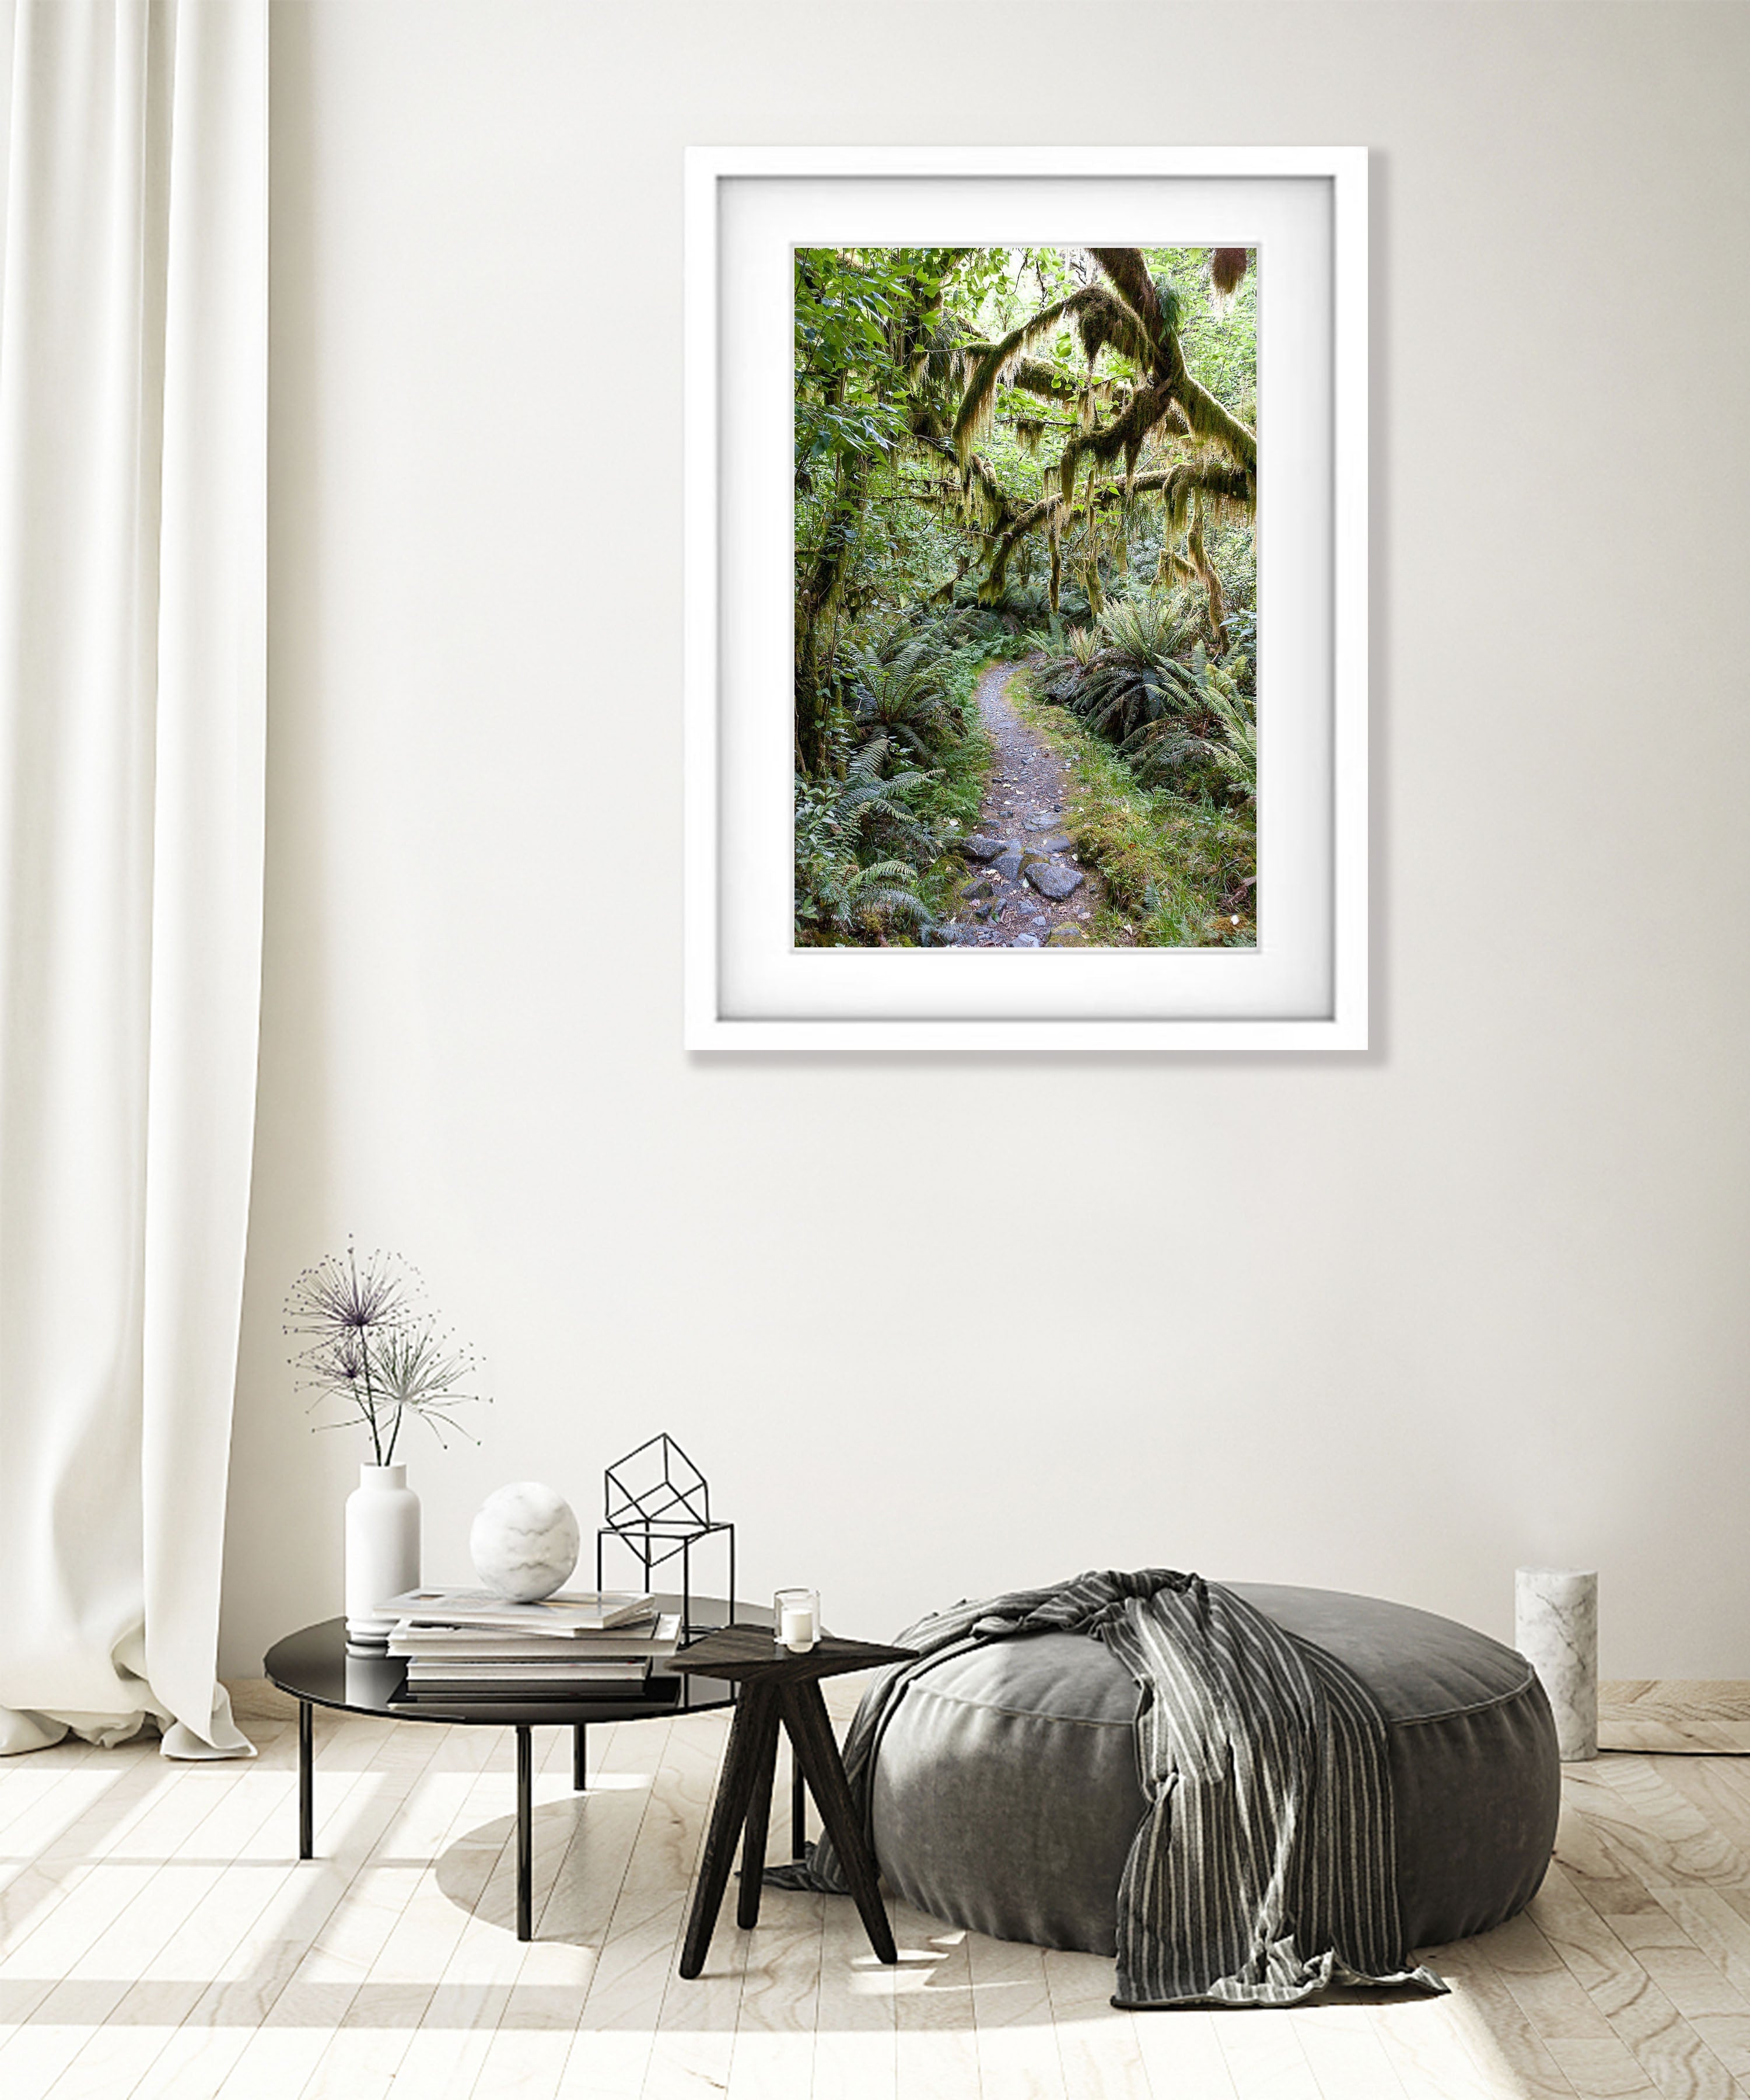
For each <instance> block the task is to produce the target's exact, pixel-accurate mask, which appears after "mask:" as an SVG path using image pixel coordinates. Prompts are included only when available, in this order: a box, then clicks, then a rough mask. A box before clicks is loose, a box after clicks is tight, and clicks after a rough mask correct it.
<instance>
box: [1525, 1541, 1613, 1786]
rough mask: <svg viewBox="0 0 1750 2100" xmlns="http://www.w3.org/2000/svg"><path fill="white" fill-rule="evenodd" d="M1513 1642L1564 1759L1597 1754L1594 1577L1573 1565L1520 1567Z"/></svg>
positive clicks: (1576, 1760)
mask: <svg viewBox="0 0 1750 2100" xmlns="http://www.w3.org/2000/svg"><path fill="white" fill-rule="evenodd" d="M1514 1646H1515V1647H1516V1648H1518V1649H1519V1652H1520V1654H1521V1655H1523V1657H1525V1660H1526V1661H1527V1662H1528V1663H1529V1664H1530V1665H1532V1669H1533V1670H1536V1673H1537V1675H1538V1678H1539V1679H1540V1681H1541V1683H1542V1685H1543V1687H1544V1690H1545V1692H1547V1693H1548V1694H1549V1707H1550V1711H1551V1712H1552V1713H1553V1714H1554V1716H1555V1735H1556V1745H1557V1748H1558V1750H1559V1752H1560V1754H1561V1758H1562V1762H1563V1763H1564V1764H1577V1763H1580V1762H1583V1761H1584V1760H1585V1759H1586V1758H1595V1757H1596V1756H1597V1755H1598V1576H1597V1574H1596V1573H1593V1572H1591V1571H1587V1570H1582V1569H1580V1568H1520V1569H1519V1571H1518V1573H1517V1574H1516V1575H1515V1577H1514Z"/></svg>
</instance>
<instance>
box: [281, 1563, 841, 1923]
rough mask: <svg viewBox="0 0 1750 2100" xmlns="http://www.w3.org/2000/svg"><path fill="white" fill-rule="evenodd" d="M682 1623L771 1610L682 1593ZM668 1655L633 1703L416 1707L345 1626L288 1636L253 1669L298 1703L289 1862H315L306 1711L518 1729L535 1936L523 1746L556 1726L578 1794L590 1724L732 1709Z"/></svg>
mask: <svg viewBox="0 0 1750 2100" xmlns="http://www.w3.org/2000/svg"><path fill="white" fill-rule="evenodd" d="M685 1602H686V1604H687V1606H688V1607H690V1613H691V1617H690V1625H691V1626H692V1628H693V1630H694V1638H695V1639H698V1638H699V1637H701V1636H703V1635H704V1634H705V1633H707V1631H708V1630H710V1629H711V1628H712V1627H714V1626H727V1625H729V1624H730V1623H732V1622H733V1623H734V1624H735V1625H737V1626H760V1627H765V1628H769V1627H770V1626H771V1623H772V1614H771V1612H770V1611H769V1609H767V1610H763V1611H762V1610H761V1609H760V1607H759V1606H758V1605H757V1604H736V1606H735V1607H734V1610H733V1611H731V1609H730V1606H729V1604H728V1603H727V1602H726V1601H725V1599H723V1598H721V1597H691V1598H689V1599H686V1600H685ZM656 1605H657V1608H658V1610H659V1611H663V1612H679V1611H681V1609H682V1608H683V1604H682V1599H681V1598H680V1597H678V1596H659V1597H658V1599H656ZM681 1653H683V1654H684V1653H685V1650H684V1649H683V1650H682V1651H681ZM672 1659H673V1658H666V1657H665V1658H662V1659H659V1660H658V1661H655V1662H654V1663H653V1664H652V1665H651V1666H650V1676H649V1678H648V1679H646V1683H645V1687H644V1690H643V1692H641V1694H640V1695H639V1696H637V1697H629V1696H627V1695H626V1694H624V1693H614V1694H610V1695H609V1696H606V1697H600V1698H595V1699H543V1700H540V1701H524V1702H523V1703H522V1704H521V1705H518V1704H517V1703H516V1702H514V1701H503V1702H493V1703H490V1704H489V1703H487V1702H486V1701H479V1700H473V1699H470V1700H468V1701H458V1702H456V1703H455V1704H446V1705H443V1706H435V1705H431V1704H430V1703H429V1702H427V1701H424V1700H421V1701H420V1702H419V1703H418V1704H417V1705H413V1704H412V1703H411V1702H409V1701H408V1700H407V1698H406V1696H405V1694H406V1691H407V1665H406V1663H405V1662H404V1661H401V1660H400V1659H399V1657H388V1656H383V1655H361V1654H359V1653H356V1652H355V1653H354V1654H351V1655H349V1654H348V1653H347V1652H346V1621H345V1620H344V1619H324V1620H323V1621H321V1622H320V1625H317V1626H305V1627H303V1628H302V1629H301V1630H299V1631H298V1632H297V1633H295V1634H288V1635H286V1637H285V1639H284V1640H282V1641H276V1642H275V1643H274V1644H273V1646H272V1647H271V1648H269V1649H268V1651H267V1656H266V1658H265V1659H264V1661H263V1663H262V1671H263V1674H265V1675H266V1676H267V1679H269V1681H270V1682H271V1683H274V1684H276V1685H277V1686H278V1687H279V1688H280V1691H282V1692H288V1693H289V1694H290V1696H292V1697H293V1699H295V1700H296V1701H298V1858H299V1859H301V1860H310V1859H314V1858H315V1821H316V1818H315V1732H314V1729H313V1727H312V1725H311V1721H312V1716H311V1709H312V1708H314V1707H317V1706H332V1707H335V1708H337V1709H339V1710H341V1711H342V1712H345V1713H348V1714H383V1715H386V1716H387V1717H388V1718H390V1719H391V1720H395V1721H435V1722H438V1723H441V1724H442V1725H443V1726H446V1727H456V1725H458V1724H461V1725H463V1726H466V1727H483V1728H506V1727H509V1728H514V1729H515V1730H516V1732H517V1937H518V1939H529V1938H531V1936H532V1934H533V1930H534V1920H533V1915H532V1911H533V1904H532V1899H531V1893H530V1892H531V1886H532V1883H533V1880H534V1864H535V1846H534V1822H535V1818H534V1782H535V1756H534V1748H533V1743H532V1740H531V1738H532V1735H533V1732H534V1731H535V1730H536V1728H554V1727H564V1728H569V1729H570V1730H571V1785H572V1786H573V1787H574V1788H575V1789H576V1791H577V1792H578V1793H583V1792H584V1787H585V1784H586V1781H587V1780H588V1751H587V1747H586V1745H587V1741H588V1728H589V1724H590V1723H591V1722H592V1721H597V1722H609V1721H649V1720H656V1719H664V1720H666V1719H668V1718H672V1716H673V1715H675V1714H702V1713H708V1712H709V1711H711V1710H712V1709H713V1708H716V1707H720V1706H732V1705H734V1703H735V1696H736V1687H735V1686H734V1684H732V1683H725V1681H724V1680H723V1679H721V1678H712V1677H699V1676H694V1675H693V1674H690V1673H685V1672H681V1671H679V1670H671V1669H670V1668H669V1667H668V1662H669V1661H672ZM801 1819H802V1787H801V1774H800V1771H798V1772H797V1774H796V1782H795V1791H794V1798H793V1799H792V1802H791V1826H792V1832H793V1834H794V1838H795V1849H796V1851H798V1852H800V1851H801V1849H802V1838H801Z"/></svg>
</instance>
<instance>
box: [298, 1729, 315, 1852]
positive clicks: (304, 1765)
mask: <svg viewBox="0 0 1750 2100" xmlns="http://www.w3.org/2000/svg"><path fill="white" fill-rule="evenodd" d="M315 1856H316V1745H315V1730H314V1727H313V1726H312V1714H311V1705H310V1701H308V1700H307V1699H300V1700H299V1701H298V1858H299V1859H300V1860H313V1859H315Z"/></svg>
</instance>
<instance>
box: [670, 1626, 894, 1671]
mask: <svg viewBox="0 0 1750 2100" xmlns="http://www.w3.org/2000/svg"><path fill="white" fill-rule="evenodd" d="M765 1617H766V1618H767V1620H768V1621H769V1620H770V1617H771V1614H770V1613H769V1612H767V1613H766V1614H765ZM917 1653H918V1651H917V1650H916V1649H915V1648H888V1647H886V1646H884V1645H881V1644H879V1643H876V1642H874V1641H858V1640H844V1639H840V1636H839V1635H836V1634H822V1635H821V1637H820V1639H818V1641H816V1642H815V1643H814V1645H813V1648H803V1649H800V1650H797V1649H794V1648H784V1647H782V1646H780V1645H779V1643H778V1641H777V1639H775V1638H774V1635H773V1633H772V1630H771V1627H770V1625H769V1623H768V1624H767V1625H765V1626H747V1625H744V1624H740V1623H738V1624H736V1625H734V1626H721V1627H720V1628H719V1629H718V1630H717V1631H716V1633H711V1634H702V1635H700V1636H699V1639H697V1640H695V1641H693V1642H691V1643H689V1645H688V1646H687V1647H686V1648H683V1649H682V1650H681V1652H680V1654H678V1655H677V1656H676V1657H675V1658H674V1667H675V1670H676V1672H677V1674H679V1675H681V1676H685V1675H687V1674H690V1673H694V1672H696V1673H697V1674H699V1675H700V1676H702V1677H710V1676H722V1677H726V1678H732V1679H734V1681H735V1682H736V1683H741V1684H759V1683H792V1684H801V1683H809V1682H810V1681H813V1680H818V1679H821V1678H822V1677H842V1676H843V1675H844V1673H845V1672H846V1671H847V1670H879V1669H881V1668H883V1667H884V1665H887V1664H888V1663H890V1662H912V1661H915V1660H916V1659H917Z"/></svg>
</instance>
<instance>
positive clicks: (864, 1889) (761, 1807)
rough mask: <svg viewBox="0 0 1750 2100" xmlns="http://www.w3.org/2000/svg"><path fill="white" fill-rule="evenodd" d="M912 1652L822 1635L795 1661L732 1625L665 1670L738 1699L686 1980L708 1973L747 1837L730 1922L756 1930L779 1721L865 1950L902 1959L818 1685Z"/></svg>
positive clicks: (689, 1936)
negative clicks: (709, 1953)
mask: <svg viewBox="0 0 1750 2100" xmlns="http://www.w3.org/2000/svg"><path fill="white" fill-rule="evenodd" d="M914 1654H915V1650H914V1649H911V1648H879V1647H877V1646H875V1644H874V1643H872V1642H870V1641H853V1640H838V1639H835V1638H833V1636H831V1635H825V1636H823V1637H822V1639H820V1640H819V1641H818V1642H817V1643H815V1645H814V1646H813V1648H810V1649H809V1650H808V1652H806V1653H805V1654H803V1655H793V1654H792V1653H791V1651H790V1650H789V1649H788V1648H780V1647H779V1646H778V1643H777V1641H776V1640H775V1639H774V1637H773V1635H772V1634H771V1632H770V1631H769V1630H768V1629H767V1628H765V1627H764V1626H725V1627H724V1628H723V1629H722V1630H721V1631H720V1632H717V1633H714V1634H707V1635H705V1637H704V1639H703V1640H697V1641H694V1643H693V1644H692V1646H691V1647H690V1648H683V1649H682V1650H681V1653H680V1654H678V1655H677V1656H676V1657H674V1659H673V1661H672V1662H671V1663H670V1664H669V1665H668V1666H669V1668H670V1669H671V1670H674V1671H676V1672H677V1674H681V1675H686V1674H691V1673H694V1672H696V1673H697V1674H699V1676H701V1677H707V1678H711V1679H718V1680H721V1681H722V1682H725V1683H732V1684H734V1685H735V1686H736V1687H738V1692H739V1696H738V1698H737V1700H736V1701H735V1718H734V1722H733V1723H731V1725H730V1743H729V1749H728V1751H727V1752H726V1754H725V1757H724V1760H723V1774H722V1776H721V1779H719V1780H718V1781H717V1798H716V1801H715V1802H714V1803H713V1804H712V1811H711V1828H710V1829H709V1831H708V1832H707V1833H706V1837H705V1856H704V1860H703V1864H701V1866H700V1868H699V1886H698V1888H697V1890H695V1891H694V1896H693V1910H692V1915H691V1916H690V1917H689V1918H688V1920H687V1923H686V1938H685V1941H684V1942H683V1943H682V1945H681V1974H682V1975H683V1976H688V1977H692V1976H696V1975H698V1974H699V1971H700V1970H702V1969H703V1967H704V1965H705V1952H706V1949H707V1948H708V1947H709V1946H710V1944H711V1935H712V1930H713V1928H714V1927H715V1926H716V1921H717V1912H718V1910H719V1908H721V1905H722V1902H723V1892H724V1890H725V1889H726V1888H727V1887H728V1886H729V1879H730V1866H731V1864H733V1862H734V1857H735V1846H736V1843H737V1841H738V1839H740V1838H742V1834H743V1830H744V1829H745V1831H746V1833H747V1835H746V1842H745V1843H744V1844H743V1851H742V1877H741V1894H740V1895H739V1897H738V1899H737V1901H736V1905H735V1922H736V1923H737V1924H738V1925H739V1926H743V1928H747V1927H750V1926H755V1925H757V1924H758V1923H759V1921H760V1876H761V1874H762V1873H763V1871H764V1869H765V1833H766V1825H767V1822H768V1820H769V1816H770V1815H771V1810H772V1776H773V1771H774V1767H775V1765H776V1762H777V1758H778V1723H780V1722H782V1723H783V1726H784V1728H785V1730H786V1732H787V1733H788V1735H789V1737H790V1741H791V1748H792V1749H793V1750H794V1752H795V1754H796V1769H797V1771H798V1772H799V1773H800V1775H801V1776H802V1777H803V1778H804V1779H805V1780H807V1782H808V1789H809V1793H812V1794H813V1797H814V1805H815V1807H817V1808H818V1809H819V1811H820V1819H821V1821H822V1823H823V1824H825V1825H826V1828H827V1836H828V1837H829V1838H831V1840H832V1843H833V1848H834V1850H835V1851H836V1852H837V1853H838V1855H839V1859H840V1863H841V1864H843V1866H844V1878H845V1879H846V1881H848V1882H849V1883H850V1885H851V1894H852V1895H853V1897H854V1898H855V1899H856V1902H857V1910H858V1912H859V1913H861V1915H862V1921H863V1926H864V1929H865V1930H866V1932H867V1933H868V1935H869V1941H870V1944H871V1946H872V1947H873V1948H875V1954H876V1956H877V1957H878V1959H879V1960H880V1961H897V1960H898V1959H899V1952H898V1950H897V1948H896V1947H895V1946H894V1944H893V1927H892V1926H889V1925H888V1921H887V1912H886V1910H885V1909H884V1908H883V1906H882V1903H881V1892H880V1889H879V1886H878V1885H877V1878H876V1873H875V1861H874V1860H872V1859H871V1857H870V1855H869V1847H868V1846H866V1844H865V1843H864V1842H863V1833H862V1829H861V1828H860V1826H859V1824H858V1823H857V1811H856V1808H855V1807H854V1806H853V1802H852V1800H851V1789H850V1787H849V1785H848V1784H847V1782H846V1780H845V1776H844V1765H843V1763H842V1762H840V1757H839V1745H838V1742H837V1740H836V1739H835V1736H834V1735H833V1732H832V1723H831V1721H829V1720H828V1719H827V1702H826V1701H825V1700H823V1699H822V1697H821V1696H820V1685H821V1679H822V1678H826V1677H841V1676H843V1675H844V1673H845V1672H846V1671H847V1670H871V1669H879V1667H880V1666H881V1665H883V1664H884V1663H890V1662H907V1661H910V1660H911V1658H912V1657H913V1655H914Z"/></svg>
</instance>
